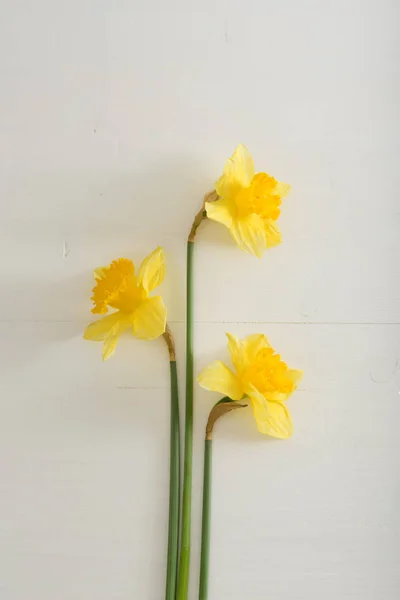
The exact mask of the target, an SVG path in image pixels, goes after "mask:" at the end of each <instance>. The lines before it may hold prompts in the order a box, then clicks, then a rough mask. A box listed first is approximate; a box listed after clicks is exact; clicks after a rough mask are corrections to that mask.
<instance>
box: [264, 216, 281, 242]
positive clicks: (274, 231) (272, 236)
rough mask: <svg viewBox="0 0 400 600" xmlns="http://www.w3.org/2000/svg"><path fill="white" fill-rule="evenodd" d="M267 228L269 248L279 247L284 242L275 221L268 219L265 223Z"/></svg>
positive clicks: (266, 236)
mask: <svg viewBox="0 0 400 600" xmlns="http://www.w3.org/2000/svg"><path fill="white" fill-rule="evenodd" d="M264 227H265V238H266V241H267V246H268V247H269V248H272V247H273V246H278V244H280V243H281V242H282V235H281V232H280V231H279V229H278V227H277V226H276V223H275V221H273V220H272V219H267V220H265V221H264Z"/></svg>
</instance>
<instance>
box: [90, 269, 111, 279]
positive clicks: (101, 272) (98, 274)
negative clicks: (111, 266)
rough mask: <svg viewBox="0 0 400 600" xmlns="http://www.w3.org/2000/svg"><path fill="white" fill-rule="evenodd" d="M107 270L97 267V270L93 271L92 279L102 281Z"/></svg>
mask: <svg viewBox="0 0 400 600" xmlns="http://www.w3.org/2000/svg"><path fill="white" fill-rule="evenodd" d="M107 268H108V267H97V269H95V270H94V271H93V277H94V278H95V279H103V278H104V277H105V276H106V274H107Z"/></svg>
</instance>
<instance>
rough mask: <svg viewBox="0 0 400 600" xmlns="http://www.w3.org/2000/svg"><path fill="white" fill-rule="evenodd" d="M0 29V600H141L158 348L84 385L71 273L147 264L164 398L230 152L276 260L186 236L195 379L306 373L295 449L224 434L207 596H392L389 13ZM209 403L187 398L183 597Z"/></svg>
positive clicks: (154, 449) (86, 355) (162, 431)
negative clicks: (235, 352)
mask: <svg viewBox="0 0 400 600" xmlns="http://www.w3.org/2000/svg"><path fill="white" fill-rule="evenodd" d="M0 11H1V18H0V76H1V79H0V81H1V94H0V202H1V222H0V274H1V282H2V286H1V287H2V293H1V295H0V332H1V339H2V342H3V343H2V344H1V345H0V356H1V362H0V364H1V382H0V387H1V395H0V415H1V418H0V461H1V473H2V476H1V480H0V521H1V525H0V528H1V536H0V599H1V600H54V599H55V598H57V600H81V599H82V598H85V600H110V598H112V600H131V599H132V598H134V599H137V600H142V599H143V600H160V599H161V598H162V597H163V586H164V572H165V543H166V528H167V522H166V519H167V494H168V489H167V488H168V394H169V389H168V385H169V381H168V364H167V359H166V351H165V348H164V347H163V345H162V342H161V341H156V342H154V343H148V344H146V343H141V342H138V341H135V340H134V339H132V338H130V337H129V336H127V337H125V338H123V339H122V340H121V343H120V345H119V347H118V350H117V353H116V356H115V357H114V358H113V359H112V360H110V361H108V362H107V363H106V364H103V363H102V362H101V360H100V354H101V349H100V346H99V345H97V344H89V343H84V342H83V341H82V339H81V334H82V331H83V328H84V326H85V324H86V323H87V322H88V320H90V318H91V317H90V312H89V309H90V302H89V296H90V289H91V287H92V280H91V271H92V269H93V268H94V267H95V266H98V265H100V264H104V263H105V262H108V261H109V260H110V259H112V258H114V257H116V256H123V255H125V256H130V257H132V258H133V259H134V260H135V261H140V260H141V258H142V257H143V256H144V255H145V254H146V253H147V252H148V251H149V250H151V249H152V248H153V247H154V246H155V245H157V244H162V245H163V246H164V247H165V249H166V254H167V260H168V276H167V279H166V281H165V283H164V284H163V286H162V293H163V295H164V298H165V300H166V303H167V304H168V307H169V318H170V321H171V324H172V328H173V331H174V333H175V335H176V338H177V344H178V359H179V370H180V375H181V389H182V392H183V384H184V381H183V377H182V376H183V370H184V353H183V348H184V268H185V237H186V235H187V231H188V228H189V226H190V223H191V219H192V217H193V214H194V213H195V211H196V210H197V209H198V207H199V205H200V203H201V199H202V195H203V193H205V192H206V191H207V190H209V189H211V188H212V186H213V183H214V181H215V179H216V178H217V177H218V176H219V174H220V171H221V169H222V167H223V163H224V161H225V159H226V158H227V156H228V155H229V154H231V152H232V151H233V149H234V147H235V145H236V144H237V143H238V142H239V141H242V142H244V143H246V144H247V145H248V146H249V148H250V149H251V151H252V153H253V155H254V158H255V161H256V166H257V167H258V168H259V169H266V170H269V171H270V172H271V173H273V174H274V175H276V176H277V177H278V178H281V179H282V180H286V181H288V182H290V183H291V184H292V185H293V192H292V194H291V195H290V196H289V197H288V199H287V200H285V201H284V205H283V210H282V216H281V219H280V226H281V229H282V232H283V235H284V243H283V244H282V245H281V246H280V247H278V248H276V249H273V250H271V251H269V252H268V253H266V254H265V256H264V257H263V259H262V260H261V261H258V260H257V259H254V258H253V257H250V256H247V255H245V254H243V253H241V252H240V251H239V250H238V249H237V248H236V247H235V246H234V244H233V242H232V241H231V239H230V236H229V234H228V232H227V231H225V230H224V229H223V228H221V227H219V226H218V225H217V224H215V223H206V224H204V226H202V230H201V232H200V233H199V243H198V245H197V252H196V299H197V301H196V370H199V369H200V368H201V367H203V366H204V365H205V364H207V362H208V361H211V360H214V359H215V358H224V359H226V358H227V352H226V347H225V339H224V332H225V331H232V332H234V333H236V334H238V335H246V334H248V333H251V332H255V331H261V332H265V333H266V334H267V335H268V336H269V337H270V338H271V341H272V343H273V344H274V346H275V347H276V348H277V349H278V350H279V351H280V352H281V353H282V355H283V356H284V357H285V359H286V360H287V361H288V362H289V364H291V365H293V366H295V367H299V368H303V369H304V371H305V374H306V375H305V379H304V381H303V383H302V385H301V388H300V390H299V391H298V392H297V393H296V395H295V396H294V397H293V398H292V399H291V401H290V405H291V409H292V413H293V419H294V422H295V435H294V437H293V438H292V439H291V440H290V441H287V442H273V441H269V440H266V439H265V438H263V437H260V435H259V434H258V433H257V431H256V428H255V424H254V422H253V419H252V417H251V414H250V412H248V413H247V412H246V414H243V413H242V414H237V415H232V416H230V417H229V419H226V421H225V422H222V423H221V424H220V425H219V426H218V435H217V436H216V441H215V459H214V460H215V465H214V466H215V476H216V477H215V486H214V514H213V540H212V568H211V581H210V600H217V599H219V600H225V599H227V598H229V599H230V600H243V599H246V600H266V599H267V598H274V600H303V599H306V598H307V599H308V600H317V599H318V600H320V599H321V598H324V600H325V599H326V600H337V599H342V598H343V599H348V600H350V599H351V600H381V599H382V598H384V599H385V600H396V599H397V598H398V597H399V595H400V578H399V574H398V569H397V563H398V556H399V553H400V521H399V516H398V489H399V483H400V482H399V476H398V472H399V458H398V457H399V450H400V447H399V434H398V423H399V417H400V414H399V411H400V408H399V406H400V405H399V402H400V396H399V392H400V371H399V364H400V342H399V339H400V337H399V330H400V318H399V317H400V306H399V305H400V302H399V299H400V288H399V280H398V266H397V263H398V256H399V252H400V241H399V236H398V231H399V208H398V206H399V205H398V198H397V190H398V176H397V170H398V169H397V170H396V167H397V160H398V137H399V133H400V131H399V124H398V123H399V121H398V119H399V110H398V100H397V96H398V90H399V87H398V84H399V80H398V73H397V72H398V69H397V63H398V61H397V58H396V53H397V49H398V41H397V39H396V37H397V22H398V17H399V14H398V13H399V9H398V6H397V3H395V2H392V1H391V0H383V1H382V0H381V1H380V2H378V1H377V0H364V1H363V2H361V0H351V1H350V2H349V1H345V0H336V1H335V2H333V1H330V0H329V1H327V2H317V1H315V0H300V1H296V2H295V1H294V0H285V1H284V2H272V1H271V0H263V1H262V0H252V1H251V2H249V3H242V2H236V1H234V2H224V1H223V0H214V1H210V0H205V1H203V2H202V3H201V4H195V3H190V2H189V3H188V2H183V0H175V1H173V2H171V3H163V2H161V0H153V1H152V2H140V1H136V2H125V1H124V0H117V1H116V2H105V1H103V2H98V1H97V2H94V1H93V0H88V1H87V2H84V3H82V2H77V1H76V0H72V1H71V2H69V3H61V2H50V1H49V0H39V1H37V2H31V1H29V0H28V1H25V2H11V1H10V0H3V1H2V2H1V3H0ZM182 395H183V394H182ZM217 398H218V395H213V394H208V393H206V392H204V391H203V390H200V389H196V426H195V480H194V505H193V516H194V521H193V570H192V578H191V600H195V598H196V589H197V582H198V557H199V546H198V542H199V525H200V495H201V477H202V435H203V429H204V424H205V420H206V416H207V413H208V411H209V409H210V407H211V405H212V403H213V402H214V400H215V399H217ZM182 400H183V398H182Z"/></svg>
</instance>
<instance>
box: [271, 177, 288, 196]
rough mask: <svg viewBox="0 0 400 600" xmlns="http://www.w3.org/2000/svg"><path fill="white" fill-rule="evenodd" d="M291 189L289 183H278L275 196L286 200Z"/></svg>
mask: <svg viewBox="0 0 400 600" xmlns="http://www.w3.org/2000/svg"><path fill="white" fill-rule="evenodd" d="M291 189H292V186H291V185H289V184H288V183H282V181H278V182H277V184H276V186H275V189H274V194H275V195H276V196H279V197H280V198H285V196H287V195H288V194H289V192H290V190H291Z"/></svg>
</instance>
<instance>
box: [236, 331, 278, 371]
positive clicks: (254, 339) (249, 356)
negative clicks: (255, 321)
mask: <svg viewBox="0 0 400 600" xmlns="http://www.w3.org/2000/svg"><path fill="white" fill-rule="evenodd" d="M242 344H243V353H244V360H245V362H246V364H247V365H251V364H252V363H254V361H255V360H256V356H257V354H258V352H259V351H260V350H262V349H263V348H271V344H270V343H269V341H268V338H267V337H266V336H265V335H264V334H263V333H253V334H251V335H248V336H247V337H245V338H244V339H243V340H242Z"/></svg>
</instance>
